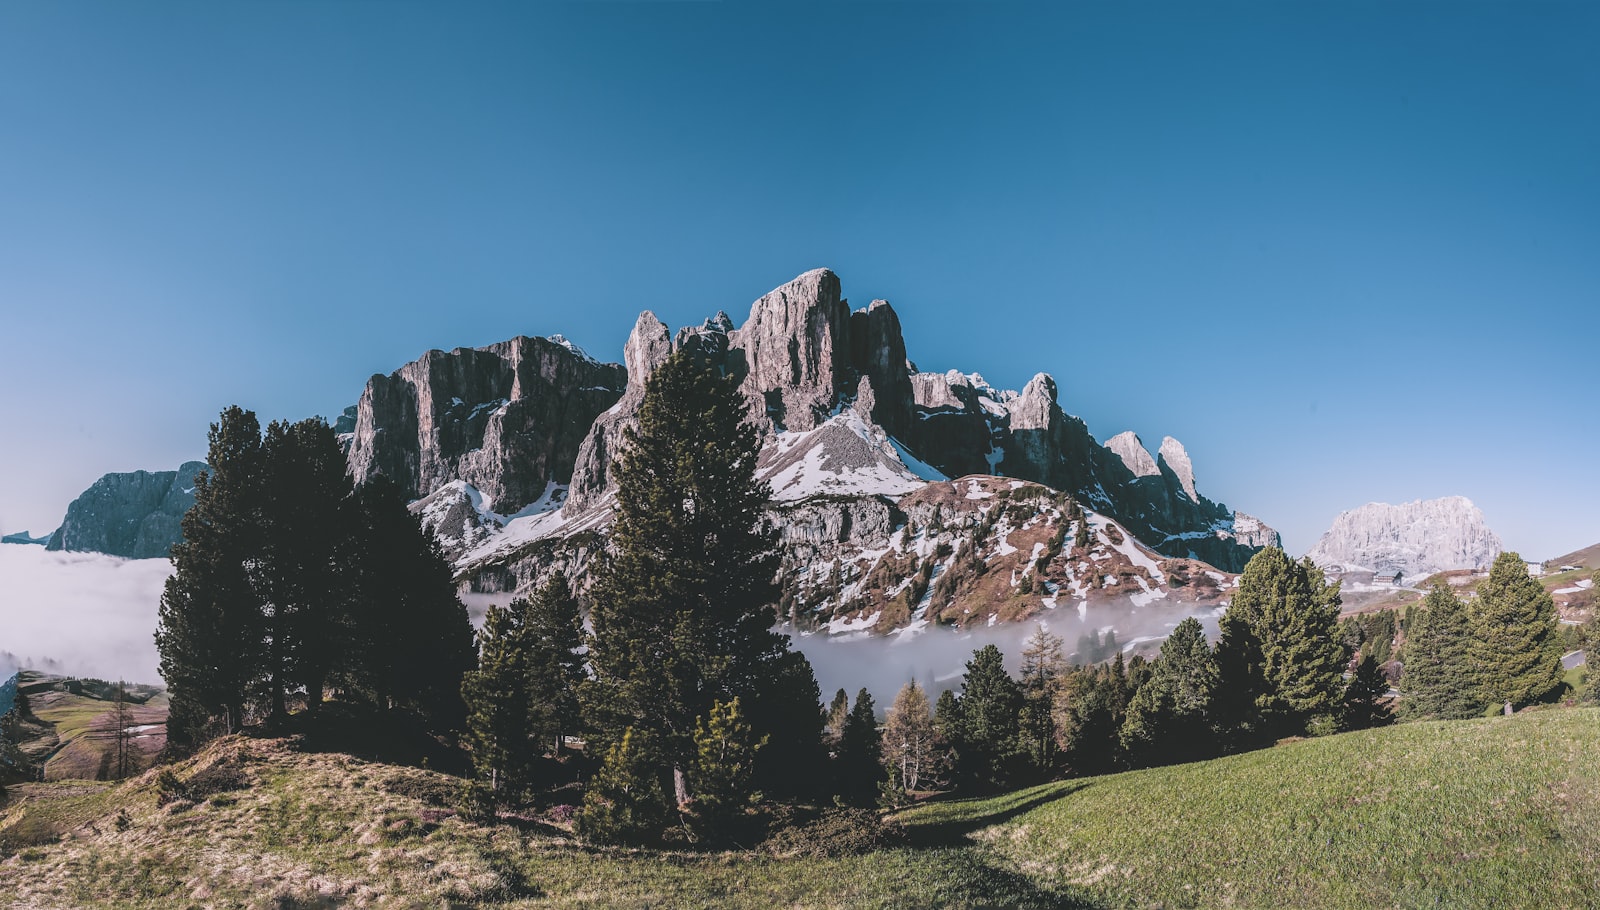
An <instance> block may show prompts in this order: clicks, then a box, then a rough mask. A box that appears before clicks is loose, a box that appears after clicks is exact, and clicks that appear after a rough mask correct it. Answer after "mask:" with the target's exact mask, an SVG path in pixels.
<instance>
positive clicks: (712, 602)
mask: <svg viewBox="0 0 1600 910" xmlns="http://www.w3.org/2000/svg"><path fill="white" fill-rule="evenodd" d="M746 411H747V407H746V402H745V400H744V398H743V397H742V396H741V395H740V394H739V392H738V384H737V380H736V379H734V378H732V377H728V376H723V375H719V374H718V373H717V372H715V371H713V370H711V369H708V368H706V367H703V366H701V365H700V364H698V363H697V362H696V361H695V360H694V359H692V358H691V357H689V356H687V355H684V354H682V353H680V354H678V355H674V356H673V357H670V358H668V359H667V361H666V362H665V363H663V364H662V365H661V366H660V367H658V368H656V370H655V371H654V372H653V373H651V375H650V377H649V379H648V380H647V381H646V384H645V393H644V398H643V400H642V401H641V403H640V407H639V425H638V428H637V429H636V430H629V431H628V432H627V433H626V436H625V444H624V450H623V452H622V455H621V457H620V459H619V461H618V462H617V464H616V465H615V467H614V469H613V471H614V474H613V476H614V478H615V480H616V484H617V492H616V497H617V499H616V522H615V524H614V526H613V531H612V535H611V549H610V551H609V553H608V556H607V558H606V559H605V560H604V561H603V562H602V563H601V565H600V567H599V570H598V572H597V574H596V579H595V584H594V588H593V590H592V597H593V610H592V620H593V624H594V634H593V637H592V639H591V642H590V652H589V656H590V663H591V667H592V669H593V672H594V676H593V679H592V680H591V682H590V683H589V684H588V685H587V686H586V687H585V692H586V699H585V707H586V711H587V712H588V713H589V714H590V715H591V716H592V721H593V724H594V726H595V727H596V728H597V729H598V732H599V733H600V734H601V739H603V740H606V739H609V740H612V741H614V740H615V738H616V737H617V736H618V735H620V733H621V731H622V730H623V729H625V728H629V727H632V728H633V729H635V730H636V731H638V732H643V733H646V734H648V735H649V736H650V738H651V739H652V740H653V741H654V744H655V747H656V748H657V749H659V752H660V755H661V760H662V761H663V762H664V765H665V768H664V770H665V771H667V772H668V773H670V774H671V777H672V780H673V784H674V790H675V793H676V796H677V797H678V800H679V802H680V803H682V802H686V801H687V800H688V799H689V798H690V797H691V796H692V794H691V793H690V792H689V782H688V779H687V776H686V773H685V772H686V770H687V769H688V767H689V766H690V764H691V763H692V761H693V760H694V757H695V745H694V733H695V729H696V725H697V723H698V722H699V720H700V718H703V717H707V716H709V713H710V711H711V708H712V706H713V705H714V704H716V703H717V702H719V701H720V702H724V703H726V702H730V701H732V700H733V699H735V698H737V699H739V700H740V702H741V704H743V705H745V706H746V711H747V716H748V717H750V719H751V721H752V724H753V725H755V728H756V733H757V734H758V735H768V734H770V735H771V745H770V746H769V748H768V749H767V750H766V752H768V753H777V754H780V755H783V754H789V755H793V754H795V753H802V752H806V751H808V750H809V752H810V753H811V754H815V752H816V750H817V740H818V738H819V736H820V728H821V720H822V715H821V710H820V705H819V704H818V701H817V700H818V694H817V690H816V682H815V678H814V676H813V675H812V674H811V671H810V665H809V664H808V663H806V662H805V659H804V658H803V657H802V656H799V655H797V654H795V653H794V652H791V651H790V650H789V641H788V637H787V636H785V635H781V634H779V633H778V632H776V631H774V629H773V624H774V616H773V614H772V611H771V609H770V605H771V604H773V603H775V602H776V600H777V592H776V590H775V585H774V583H773V579H774V577H775V575H776V570H777V566H778V561H777V560H778V554H777V550H776V532H775V530H774V529H773V528H772V527H771V526H770V524H769V523H768V522H767V521H766V520H765V518H764V516H763V512H764V510H765V508H766V506H767V502H768V498H769V493H768V489H767V487H766V485H765V484H764V483H762V482H761V481H758V480H757V479H756V476H755V468H756V458H757V456H758V454H759V452H760V441H759V439H758V437H757V434H756V430H755V428H754V427H753V426H751V425H749V424H747V423H745V421H744V416H745V414H746ZM774 679H778V680H781V681H782V683H783V684H782V685H779V686H774V685H773V684H772V683H773V681H774ZM807 699H809V703H804V702H806V700H807ZM775 718H782V719H785V720H787V721H790V722H784V721H779V722H778V724H774V719H775ZM779 724H781V725H779Z"/></svg>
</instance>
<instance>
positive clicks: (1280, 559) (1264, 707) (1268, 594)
mask: <svg viewBox="0 0 1600 910" xmlns="http://www.w3.org/2000/svg"><path fill="white" fill-rule="evenodd" d="M1339 603H1340V601H1339V585H1338V583H1334V584H1332V585H1330V584H1328V583H1327V582H1326V580H1325V578H1324V576H1323V573H1322V570H1321V569H1319V568H1317V567H1316V566H1315V565H1313V564H1312V563H1311V561H1310V560H1301V561H1300V562H1295V561H1294V560H1293V559H1290V558H1289V557H1288V556H1287V555H1285V554H1284V552H1283V551H1282V550H1281V549H1278V548H1276V547H1269V548H1267V549H1265V550H1262V551H1261V552H1259V553H1257V554H1256V555H1255V556H1253V557H1251V559H1250V562H1249V563H1248V564H1247V565H1246V566H1245V569H1244V573H1243V574H1241V575H1240V576H1239V587H1238V591H1237V592H1236V593H1235V594H1234V598H1233V602H1232V603H1231V604H1230V605H1229V606H1228V610H1227V612H1226V613H1224V614H1223V616H1222V621H1221V626H1222V638H1221V641H1219V642H1218V644H1217V652H1216V655H1217V666H1218V670H1219V673H1220V678H1221V681H1220V688H1219V696H1220V698H1219V706H1220V708H1221V709H1222V715H1223V720H1224V722H1225V723H1227V724H1228V726H1229V727H1230V728H1231V730H1232V731H1233V733H1234V735H1235V736H1236V737H1237V738H1238V739H1239V740H1240V741H1241V742H1244V743H1251V742H1260V741H1270V740H1272V739H1276V738H1278V737H1283V736H1291V735H1298V734H1303V733H1305V732H1306V730H1307V729H1308V727H1309V725H1310V724H1311V721H1312V720H1313V719H1314V718H1331V719H1337V717H1338V716H1339V713H1340V711H1341V703H1342V698H1343V694H1344V679H1343V676H1344V668H1345V663H1346V661H1347V660H1348V659H1349V654H1348V652H1346V651H1345V647H1344V642H1343V641H1342V640H1341V639H1340V637H1339V628H1338V620H1339Z"/></svg>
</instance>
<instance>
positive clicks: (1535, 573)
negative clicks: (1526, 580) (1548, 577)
mask: <svg viewBox="0 0 1600 910" xmlns="http://www.w3.org/2000/svg"><path fill="white" fill-rule="evenodd" d="M1526 562H1527V563H1528V574H1529V575H1530V576H1532V577H1534V578H1538V577H1539V576H1541V575H1543V574H1544V563H1542V562H1534V561H1533V560H1531V559H1529V560H1526Z"/></svg>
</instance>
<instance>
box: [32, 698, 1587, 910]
mask: <svg viewBox="0 0 1600 910" xmlns="http://www.w3.org/2000/svg"><path fill="white" fill-rule="evenodd" d="M1597 744H1600V710H1595V709H1588V708H1584V709H1566V710H1548V711H1540V712H1528V713H1524V714H1519V715H1517V716H1514V717H1510V718H1493V719H1487V720H1474V721H1459V722H1453V723H1427V724H1410V725H1403V726H1399V727H1391V728H1386V729H1382V730H1374V731H1365V732H1360V733H1351V734H1344V735H1341V736H1334V737H1328V738H1325V739H1317V740H1309V741H1305V742H1299V743H1293V744H1289V745H1285V746H1280V747H1278V748H1274V749H1269V750H1265V751H1262V752H1255V753H1250V754H1246V755H1238V756H1232V757H1229V758H1223V759H1219V760H1216V761H1210V762H1203V763H1199V764H1193V765H1186V766H1179V767H1172V768H1158V769H1151V770H1145V771H1136V772H1129V773H1125V774H1117V775H1110V776H1106V777H1099V778H1087V779H1084V780H1076V781H1065V782H1061V783H1056V784H1049V785H1045V786H1042V787H1037V788H1033V789H1030V790H1023V791H1018V792H1015V793H1010V794H1005V795H1002V796H998V797H994V798H990V799H983V800H962V801H953V802H948V803H938V804H930V805H926V806H922V807H919V808H917V809H914V810H911V811H908V812H905V813H903V814H902V818H903V819H904V821H905V823H906V825H907V827H908V834H909V839H910V845H909V846H905V847H899V848H895V849H887V850H880V851H877V852H873V853H868V854H865V855H861V856H850V857H841V858H806V857H798V856H795V857H782V856H773V855H770V854H767V853H762V852H756V851H750V852H726V853H711V854H693V853H677V852H656V851H631V850H609V849H607V850H601V849H593V848H589V847H585V846H583V845H580V844H578V843H576V842H574V841H573V840H572V839H571V837H570V836H569V835H568V834H567V833H566V832H565V831H563V830H560V829H559V828H556V827H553V826H551V825H548V824H546V823H543V822H539V821H522V822H516V823H512V822H511V821H505V822H503V823H501V824H498V825H492V826H484V825H477V824H472V823H469V822H467V821H464V820H462V819H460V818H458V817H456V816H454V815H453V814H452V813H451V812H450V810H449V808H448V803H449V794H450V792H451V791H452V789H453V779H452V778H449V777H447V776H445V775H441V774H437V773H435V772H430V771H423V770H417V769H411V768H401V767H396V766H392V765H384V764H379V763H373V762H366V761H361V760H359V759H355V758H351V757H348V756H343V755H337V754H312V753H306V752H300V751H297V750H295V749H294V748H292V747H291V745H290V744H289V743H288V742H286V741H283V740H245V739H239V738H231V739H228V740H224V741H221V742H219V743H217V744H214V745H213V746H212V747H210V748H209V749H208V750H206V751H205V752H204V753H202V755H201V756H199V757H197V758H196V759H194V760H192V761H190V762H185V763H182V764H180V765H178V766H175V767H174V769H173V770H174V771H175V772H176V776H177V778H178V779H179V782H180V783H182V784H184V785H185V786H181V787H179V788H178V789H177V790H174V789H173V788H172V786H171V781H170V780H169V781H167V782H166V783H163V781H162V780H161V778H160V771H159V770H157V771H152V772H150V773H147V774H145V775H143V776H141V777H140V778H137V779H135V780H131V781H128V782H125V783H123V784H120V785H109V784H83V783H59V784H29V785H24V786H23V787H21V788H18V789H19V790H20V791H21V792H20V793H18V794H17V795H16V798H14V800H13V802H12V803H11V804H9V805H7V806H4V807H0V839H3V840H6V841H7V843H8V846H7V848H6V851H5V852H6V853H7V854H8V855H7V856H6V857H5V858H3V859H0V880H4V881H5V882H7V885H8V887H9V888H10V889H11V891H10V899H12V900H15V901H17V902H19V903H21V904H23V905H28V906H40V907H171V906H217V907H229V906H271V905H273V904H274V902H276V903H277V905H278V906H318V905H327V906H332V905H357V906H359V905H367V906H386V907H387V906H419V907H421V906H427V907H437V906H442V905H443V904H444V902H446V901H454V902H457V903H465V904H468V905H492V906H509V907H643V906H710V907H773V906H781V907H851V908H854V907H996V906H1003V907H1029V906H1033V907H1059V906H1087V907H1224V906H1243V907H1263V906H1305V907H1434V906H1445V907H1589V906H1595V905H1596V902H1597V898H1596V895H1597V894H1600V748H1596V746H1597ZM218 781H220V782H222V783H221V784H220V785H218V784H217V782H218ZM191 782H192V783H191ZM207 782H209V783H207ZM240 784H245V785H247V787H246V788H245V789H235V788H236V787H238V786H239V785H240ZM162 800H171V801H169V802H167V803H166V805H159V804H158V803H160V802H161V801H162Z"/></svg>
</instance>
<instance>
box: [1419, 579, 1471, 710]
mask: <svg viewBox="0 0 1600 910" xmlns="http://www.w3.org/2000/svg"><path fill="white" fill-rule="evenodd" d="M1420 607H1421V608H1420V609H1419V610H1415V611H1413V612H1412V614H1411V620H1410V623H1409V630H1408V632H1407V635H1406V644H1405V652H1404V654H1403V655H1402V656H1403V658H1404V659H1403V662H1402V666H1403V667H1404V670H1403V672H1402V673H1401V676H1400V692H1401V696H1402V697H1401V701H1400V706H1401V709H1402V710H1403V711H1404V712H1405V715H1406V716H1407V717H1410V718H1418V719H1422V718H1433V719H1438V720H1459V719H1465V718H1469V717H1477V716H1479V715H1480V714H1482V713H1483V707H1484V703H1483V702H1482V701H1480V700H1479V691H1478V686H1477V682H1476V680H1475V679H1474V678H1473V673H1472V663H1471V659H1470V657H1469V656H1468V654H1467V649H1468V647H1469V646H1470V643H1471V638H1472V628H1471V624H1470V620H1469V619H1468V617H1467V608H1466V607H1465V606H1464V605H1463V604H1462V603H1461V600H1460V599H1459V598H1457V597H1456V595H1455V593H1454V592H1452V591H1451V590H1450V589H1449V588H1448V587H1446V586H1444V585H1443V584H1437V585H1435V586H1434V588H1433V590H1432V591H1429V592H1428V595H1427V596H1426V597H1424V598H1423V599H1422V603H1421V605H1420Z"/></svg>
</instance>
